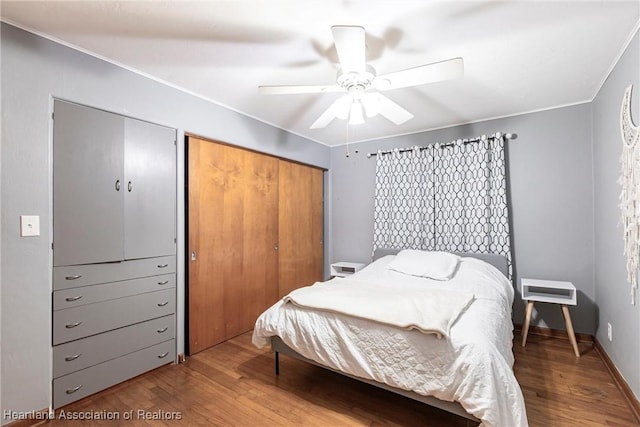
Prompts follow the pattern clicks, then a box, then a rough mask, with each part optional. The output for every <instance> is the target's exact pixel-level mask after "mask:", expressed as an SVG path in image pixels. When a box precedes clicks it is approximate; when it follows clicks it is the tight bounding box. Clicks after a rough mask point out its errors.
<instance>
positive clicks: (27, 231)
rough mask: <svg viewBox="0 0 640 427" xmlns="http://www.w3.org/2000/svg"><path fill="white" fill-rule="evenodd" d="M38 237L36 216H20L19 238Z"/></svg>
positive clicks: (38, 222)
mask: <svg viewBox="0 0 640 427" xmlns="http://www.w3.org/2000/svg"><path fill="white" fill-rule="evenodd" d="M39 235H40V217H39V216H38V215H21V216H20V236H22V237H28V236H39Z"/></svg>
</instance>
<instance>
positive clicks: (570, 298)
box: [520, 279, 580, 357]
mask: <svg viewBox="0 0 640 427" xmlns="http://www.w3.org/2000/svg"><path fill="white" fill-rule="evenodd" d="M520 290H521V293H522V299H523V300H525V301H527V311H526V314H525V318H524V325H522V346H523V347H524V346H525V345H526V344H527V335H528V334H529V323H531V312H532V311H533V304H534V303H535V302H536V301H537V302H547V303H551V304H560V307H561V309H562V316H563V317H564V324H565V326H566V328H567V334H568V335H569V341H571V345H572V346H573V352H574V353H575V355H576V357H580V351H579V350H578V343H577V341H576V334H575V333H574V331H573V324H572V323H571V315H570V314H569V307H568V306H569V305H576V304H577V301H576V287H575V286H573V283H571V282H559V281H555V280H537V279H522V280H521V289H520Z"/></svg>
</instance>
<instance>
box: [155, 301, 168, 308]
mask: <svg viewBox="0 0 640 427" xmlns="http://www.w3.org/2000/svg"><path fill="white" fill-rule="evenodd" d="M167 304H169V301H165V302H159V303H158V307H164V306H165V305H167Z"/></svg>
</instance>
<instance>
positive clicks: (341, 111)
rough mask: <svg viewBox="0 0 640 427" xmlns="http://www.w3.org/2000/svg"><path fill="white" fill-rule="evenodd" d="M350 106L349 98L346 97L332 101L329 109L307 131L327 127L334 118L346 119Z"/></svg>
mask: <svg viewBox="0 0 640 427" xmlns="http://www.w3.org/2000/svg"><path fill="white" fill-rule="evenodd" d="M350 106H351V97H350V96H348V95H345V96H341V97H340V98H338V99H336V100H335V101H333V103H332V104H331V105H329V108H327V109H326V110H325V111H324V113H322V114H321V115H320V117H318V119H317V120H316V121H315V122H313V124H312V125H311V126H310V127H309V129H321V128H324V127H327V125H328V124H329V123H331V121H332V120H333V119H335V118H336V117H340V118H346V117H347V115H348V114H349V107H350Z"/></svg>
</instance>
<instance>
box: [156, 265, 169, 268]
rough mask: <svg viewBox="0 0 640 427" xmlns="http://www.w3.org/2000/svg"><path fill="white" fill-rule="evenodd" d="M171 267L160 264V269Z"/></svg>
mask: <svg viewBox="0 0 640 427" xmlns="http://www.w3.org/2000/svg"><path fill="white" fill-rule="evenodd" d="M167 267H169V264H160V265H158V268H167Z"/></svg>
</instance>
